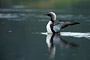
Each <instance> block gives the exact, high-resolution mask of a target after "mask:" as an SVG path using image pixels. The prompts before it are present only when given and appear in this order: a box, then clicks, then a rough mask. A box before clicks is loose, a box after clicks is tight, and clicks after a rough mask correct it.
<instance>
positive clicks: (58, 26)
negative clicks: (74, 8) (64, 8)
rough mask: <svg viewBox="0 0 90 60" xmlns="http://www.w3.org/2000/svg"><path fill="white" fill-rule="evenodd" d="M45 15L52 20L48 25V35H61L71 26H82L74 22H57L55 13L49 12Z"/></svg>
mask: <svg viewBox="0 0 90 60" xmlns="http://www.w3.org/2000/svg"><path fill="white" fill-rule="evenodd" d="M45 15H47V16H49V17H50V18H51V19H50V21H49V22H48V24H47V25H46V29H47V32H48V33H60V31H61V30H62V29H63V28H66V27H68V26H70V25H76V24H80V23H79V22H74V21H71V20H56V14H55V13H54V12H49V13H47V14H45Z"/></svg>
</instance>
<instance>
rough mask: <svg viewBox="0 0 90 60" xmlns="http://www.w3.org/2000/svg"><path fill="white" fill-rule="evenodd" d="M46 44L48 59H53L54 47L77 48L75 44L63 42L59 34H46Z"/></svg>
mask: <svg viewBox="0 0 90 60" xmlns="http://www.w3.org/2000/svg"><path fill="white" fill-rule="evenodd" d="M46 43H47V46H48V48H49V55H50V58H54V57H55V51H56V46H60V47H63V46H65V47H66V48H68V47H77V44H74V43H71V42H68V41H66V40H63V39H62V38H61V36H60V34H47V37H46Z"/></svg>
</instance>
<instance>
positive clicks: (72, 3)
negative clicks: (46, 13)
mask: <svg viewBox="0 0 90 60" xmlns="http://www.w3.org/2000/svg"><path fill="white" fill-rule="evenodd" d="M16 5H21V6H22V5H24V6H27V7H29V8H40V9H55V8H56V9H69V8H70V9H71V8H73V7H74V8H75V7H77V8H78V9H88V8H89V9H90V0H0V8H8V7H12V6H16Z"/></svg>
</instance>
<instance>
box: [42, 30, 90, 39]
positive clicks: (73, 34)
mask: <svg viewBox="0 0 90 60" xmlns="http://www.w3.org/2000/svg"><path fill="white" fill-rule="evenodd" d="M41 34H43V35H47V33H46V32H42V33H41ZM61 35H62V36H70V37H75V38H87V39H90V32H87V33H81V32H61Z"/></svg>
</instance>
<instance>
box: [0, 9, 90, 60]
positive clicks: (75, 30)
mask: <svg viewBox="0 0 90 60" xmlns="http://www.w3.org/2000/svg"><path fill="white" fill-rule="evenodd" d="M0 11H2V12H3V11H4V12H5V13H0V60H50V59H55V60H90V47H89V46H90V15H89V14H88V13H86V12H82V11H81V12H80V11H75V12H72V13H69V12H70V11H66V10H50V9H48V10H40V9H28V10H27V9H26V10H25V11H26V12H25V13H23V11H22V12H20V11H19V12H18V10H17V11H16V10H13V12H11V13H10V12H9V11H10V10H7V9H5V10H3V9H2V10H0ZM15 11H16V12H15ZM49 11H54V12H55V13H56V14H57V19H68V20H74V21H77V22H80V24H79V25H75V26H70V27H67V28H65V29H64V30H62V32H61V36H60V37H61V38H62V39H63V40H60V43H59V44H60V46H59V45H56V51H54V52H56V53H54V54H55V57H52V56H49V53H50V52H49V48H48V44H47V43H46V41H47V40H48V41H49V39H47V37H48V35H47V33H46V24H47V22H48V21H49V19H50V18H49V17H47V16H45V15H44V14H45V13H48V12H49ZM7 12H8V13H7ZM28 12H29V13H28ZM55 36H56V35H55ZM49 37H50V36H49ZM56 37H58V36H56ZM73 44H75V45H74V46H71V45H73ZM52 55H53V54H52Z"/></svg>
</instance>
